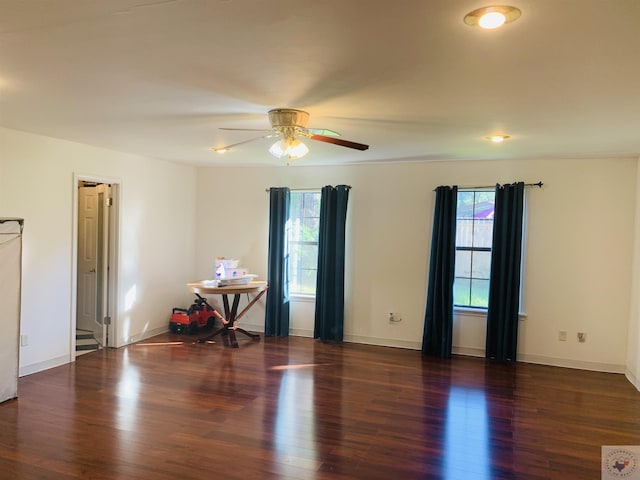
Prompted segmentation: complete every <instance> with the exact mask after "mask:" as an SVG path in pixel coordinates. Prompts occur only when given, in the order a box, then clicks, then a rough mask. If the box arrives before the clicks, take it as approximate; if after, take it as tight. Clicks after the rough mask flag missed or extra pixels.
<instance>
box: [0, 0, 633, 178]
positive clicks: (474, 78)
mask: <svg viewBox="0 0 640 480" xmlns="http://www.w3.org/2000/svg"><path fill="white" fill-rule="evenodd" d="M509 4H511V5H514V6H517V7H519V8H520V9H521V10H522V16H521V18H520V19H519V20H518V21H516V22H515V23H512V24H509V25H507V26H505V27H504V28H503V29H500V30H494V31H483V30H480V29H477V28H472V27H469V26H467V25H465V24H464V22H463V16H464V14H465V13H467V12H469V11H471V10H473V9H475V8H478V7H480V6H483V5H487V4H483V3H481V2H479V1H472V0H456V1H452V0H396V1H393V2H390V1H379V0H323V1H308V0H295V1H294V0H269V1H267V0H108V1H107V0H55V1H52V0H0V125H2V126H5V127H8V128H12V129H18V130H25V131H28V132H34V133H37V134H41V135H46V136H51V137H56V138H62V139H68V140H71V141H74V142H80V143H85V144H90V145H96V146H100V147H106V148H109V149H114V150H119V151H124V152H131V153H137V154H141V155H145V156H149V157H156V158H161V159H166V160H171V161H177V162H185V163H189V164H193V165H212V166H213V165H223V164H233V165H256V164H260V165H264V164H269V165H278V164H284V161H282V160H278V159H275V158H273V157H271V155H269V153H268V151H267V150H268V147H269V146H270V144H271V143H273V140H268V139H262V140H257V141H255V142H252V143H249V144H245V145H242V146H239V147H238V148H236V149H235V150H233V151H231V152H229V153H227V154H225V155H218V154H215V153H213V152H212V151H211V150H210V148H211V147H213V146H222V145H225V144H229V143H234V142H239V141H242V140H245V139H248V138H252V137H253V136H257V134H256V132H237V131H231V132H230V131H224V130H219V127H232V128H268V127H269V123H268V120H267V115H266V114H267V111H268V110H270V109H271V108H276V107H286V108H300V109H304V110H307V111H308V112H309V113H310V114H311V120H310V122H309V126H310V127H314V128H328V129H331V130H335V131H338V132H340V133H341V134H342V138H345V139H347V140H352V141H355V142H360V143H366V144H369V145H370V146H371V147H370V149H369V150H367V151H364V152H361V151H357V150H352V149H348V148H344V147H339V146H335V145H329V144H325V143H321V142H313V141H309V142H307V143H308V145H309V147H310V149H311V152H310V153H309V155H307V156H306V157H305V158H304V159H302V160H299V162H301V163H302V162H304V164H307V165H323V164H346V163H349V164H352V163H360V162H370V161H386V160H392V159H433V160H455V159H503V158H515V159H517V158H540V157H553V158H562V157H592V156H627V155H633V156H639V155H640V132H639V131H638V130H639V129H638V127H639V126H640V93H639V90H638V85H639V84H640V30H639V29H638V19H639V18H640V1H638V0H512V1H510V2H509ZM494 132H503V133H506V134H508V135H511V137H512V138H511V140H510V141H508V142H506V143H504V144H502V145H493V144H491V143H490V142H488V141H487V140H486V138H485V137H486V136H487V135H489V134H491V133H494Z"/></svg>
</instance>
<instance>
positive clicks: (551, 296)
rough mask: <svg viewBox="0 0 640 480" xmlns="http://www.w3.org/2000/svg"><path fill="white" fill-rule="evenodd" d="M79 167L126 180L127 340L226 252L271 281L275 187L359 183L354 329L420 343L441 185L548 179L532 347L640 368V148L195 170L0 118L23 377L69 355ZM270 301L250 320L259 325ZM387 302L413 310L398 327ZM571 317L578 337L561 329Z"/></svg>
mask: <svg viewBox="0 0 640 480" xmlns="http://www.w3.org/2000/svg"><path fill="white" fill-rule="evenodd" d="M74 173H76V174H83V175H94V176H98V177H111V178H117V179H119V181H120V182H121V185H122V197H121V206H120V207H121V219H120V241H121V256H120V262H119V269H120V276H119V290H118V292H117V296H118V303H119V308H120V310H119V312H118V315H117V318H116V321H117V322H119V324H118V327H119V328H118V338H117V343H118V345H122V344H125V343H128V342H130V341H135V340H137V339H141V338H146V337H148V336H151V335H153V334H154V333H157V332H160V331H163V330H165V329H166V326H167V322H168V319H169V314H170V309H171V307H172V306H176V305H187V304H188V303H190V301H191V300H192V299H191V295H190V294H189V292H188V291H187V289H186V288H185V282H187V281H189V280H195V279H200V278H209V277H210V276H211V273H212V269H213V266H214V263H215V257H216V256H218V255H224V256H227V257H237V258H240V259H241V260H242V263H243V265H244V266H247V267H249V268H250V269H251V271H252V272H254V273H257V274H258V275H260V276H261V277H262V278H266V273H267V260H266V255H267V242H268V195H267V193H266V192H265V189H267V188H268V187H270V186H289V187H292V188H305V187H306V188H314V187H321V186H323V185H326V184H332V185H336V184H339V183H347V184H349V185H351V186H352V187H353V188H352V190H351V193H350V198H349V213H348V219H347V220H348V227H347V249H348V256H347V271H346V312H345V313H346V316H345V339H346V340H348V341H356V342H366V343H372V344H381V345H391V346H399V347H408V348H416V349H417V348H419V347H420V344H421V339H422V329H423V322H424V309H425V302H426V288H427V272H428V261H429V249H430V240H431V224H432V214H433V201H434V194H433V191H432V190H433V188H434V187H435V186H437V185H441V184H458V185H478V184H486V185H490V184H493V183H496V182H501V183H503V182H510V181H515V180H524V181H538V180H542V181H543V182H544V183H545V186H544V188H543V189H541V190H538V189H532V190H529V191H528V196H529V219H528V237H527V245H528V255H527V259H526V262H525V268H526V284H525V297H526V313H527V317H526V319H525V320H523V321H521V324H520V346H519V352H520V356H521V358H522V359H524V360H527V361H534V362H540V363H550V364H555V365H564V366H574V367H579V368H593V369H599V370H609V371H624V370H625V366H626V370H627V374H628V376H630V377H631V378H636V379H637V378H638V372H639V371H640V359H639V353H638V343H639V342H640V339H639V338H638V336H639V334H638V331H639V330H640V328H639V326H638V325H639V324H640V314H639V313H638V311H639V307H638V304H640V297H639V295H638V294H637V293H636V290H637V287H636V286H637V282H636V283H634V285H635V286H634V288H633V294H632V287H631V285H632V282H631V277H632V267H633V268H634V269H635V270H640V259H639V258H638V257H639V255H636V256H635V257H634V256H633V251H634V243H633V242H634V238H636V239H640V222H636V223H635V224H634V218H635V211H636V210H639V211H640V198H638V199H636V184H637V183H638V181H640V179H639V177H638V175H639V173H638V169H637V159H594V160H528V161H524V160H521V161H496V162H442V163H438V162H431V163H429V162H424V163H398V164H393V165H391V164H377V165H367V166H364V165H363V166H344V167H322V168H320V167H318V168H314V167H304V166H292V167H282V168H215V169H214V168H199V169H195V168H193V167H188V166H183V165H178V164H172V163H169V162H161V161H157V160H153V159H148V158H142V157H139V156H135V155H128V154H123V153H120V152H113V151H108V150H104V149H99V148H93V147H89V146H85V145H79V144H74V143H71V142H66V141H61V140H55V139H51V138H47V137H42V136H38V135H32V134H28V133H23V132H17V131H13V130H7V129H2V128H0V216H22V217H24V218H25V231H24V233H25V234H24V260H23V262H24V267H23V268H24V270H23V273H24V277H23V308H22V333H23V334H26V335H28V337H29V345H28V346H26V347H22V348H21V352H20V354H21V360H20V366H21V369H20V370H21V374H26V373H31V372H34V371H37V370H41V369H44V368H48V367H50V366H54V365H57V364H61V363H65V362H67V361H69V359H70V358H71V357H72V356H73V352H71V345H70V343H71V342H70V338H71V325H72V320H71V311H72V308H71V298H72V291H71V290H72V275H73V274H72V263H73V262H72V243H73V238H72V237H73V236H72V224H73V218H72V210H73V205H72V204H73V200H72V199H73V175H74ZM636 243H637V244H638V245H640V240H636ZM194 246H195V249H194ZM636 250H640V247H636ZM632 258H633V259H634V260H633V261H632ZM132 292H135V295H133V294H132ZM127 298H133V299H134V301H133V302H132V304H131V305H130V306H129V305H127V303H126V299H127ZM632 300H633V301H632ZM263 303H264V302H261V303H260V304H259V305H258V306H257V307H255V308H254V309H252V310H251V312H250V314H249V315H247V317H245V319H244V320H243V322H244V326H245V327H252V328H261V327H262V326H263V324H264V310H263V306H262V305H263ZM389 311H393V312H395V313H396V315H399V316H400V317H401V318H402V322H400V323H399V324H389V323H388V322H387V312H389ZM292 314H293V317H292V321H291V326H292V333H294V334H298V335H310V334H311V332H312V330H313V304H312V303H296V304H294V305H293V309H292ZM484 327H485V324H484V319H483V318H481V317H480V318H479V317H472V316H459V317H457V318H456V321H455V328H454V351H458V352H462V353H469V354H482V352H483V349H484ZM561 329H562V330H566V331H567V332H568V333H569V338H568V341H567V342H559V341H558V340H557V334H558V330H561ZM577 331H585V332H586V333H587V342H586V343H584V344H579V343H578V342H577V340H576V332H577ZM628 337H629V342H627V338H628ZM632 381H633V380H632ZM636 385H637V384H636Z"/></svg>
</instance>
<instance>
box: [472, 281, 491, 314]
mask: <svg viewBox="0 0 640 480" xmlns="http://www.w3.org/2000/svg"><path fill="white" fill-rule="evenodd" d="M470 305H471V306H472V307H482V308H487V307H488V306H489V280H476V279H474V280H471V303H470Z"/></svg>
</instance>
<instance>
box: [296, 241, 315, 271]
mask: <svg viewBox="0 0 640 480" xmlns="http://www.w3.org/2000/svg"><path fill="white" fill-rule="evenodd" d="M298 261H299V264H300V268H304V269H313V270H315V269H316V268H317V266H318V245H300V247H299V250H298Z"/></svg>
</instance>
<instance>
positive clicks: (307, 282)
mask: <svg viewBox="0 0 640 480" xmlns="http://www.w3.org/2000/svg"><path fill="white" fill-rule="evenodd" d="M289 217H290V221H291V225H290V228H289V292H290V293H292V294H301V295H315V293H316V274H317V270H318V235H319V231H320V191H319V190H306V191H295V192H291V197H290V204H289Z"/></svg>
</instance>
